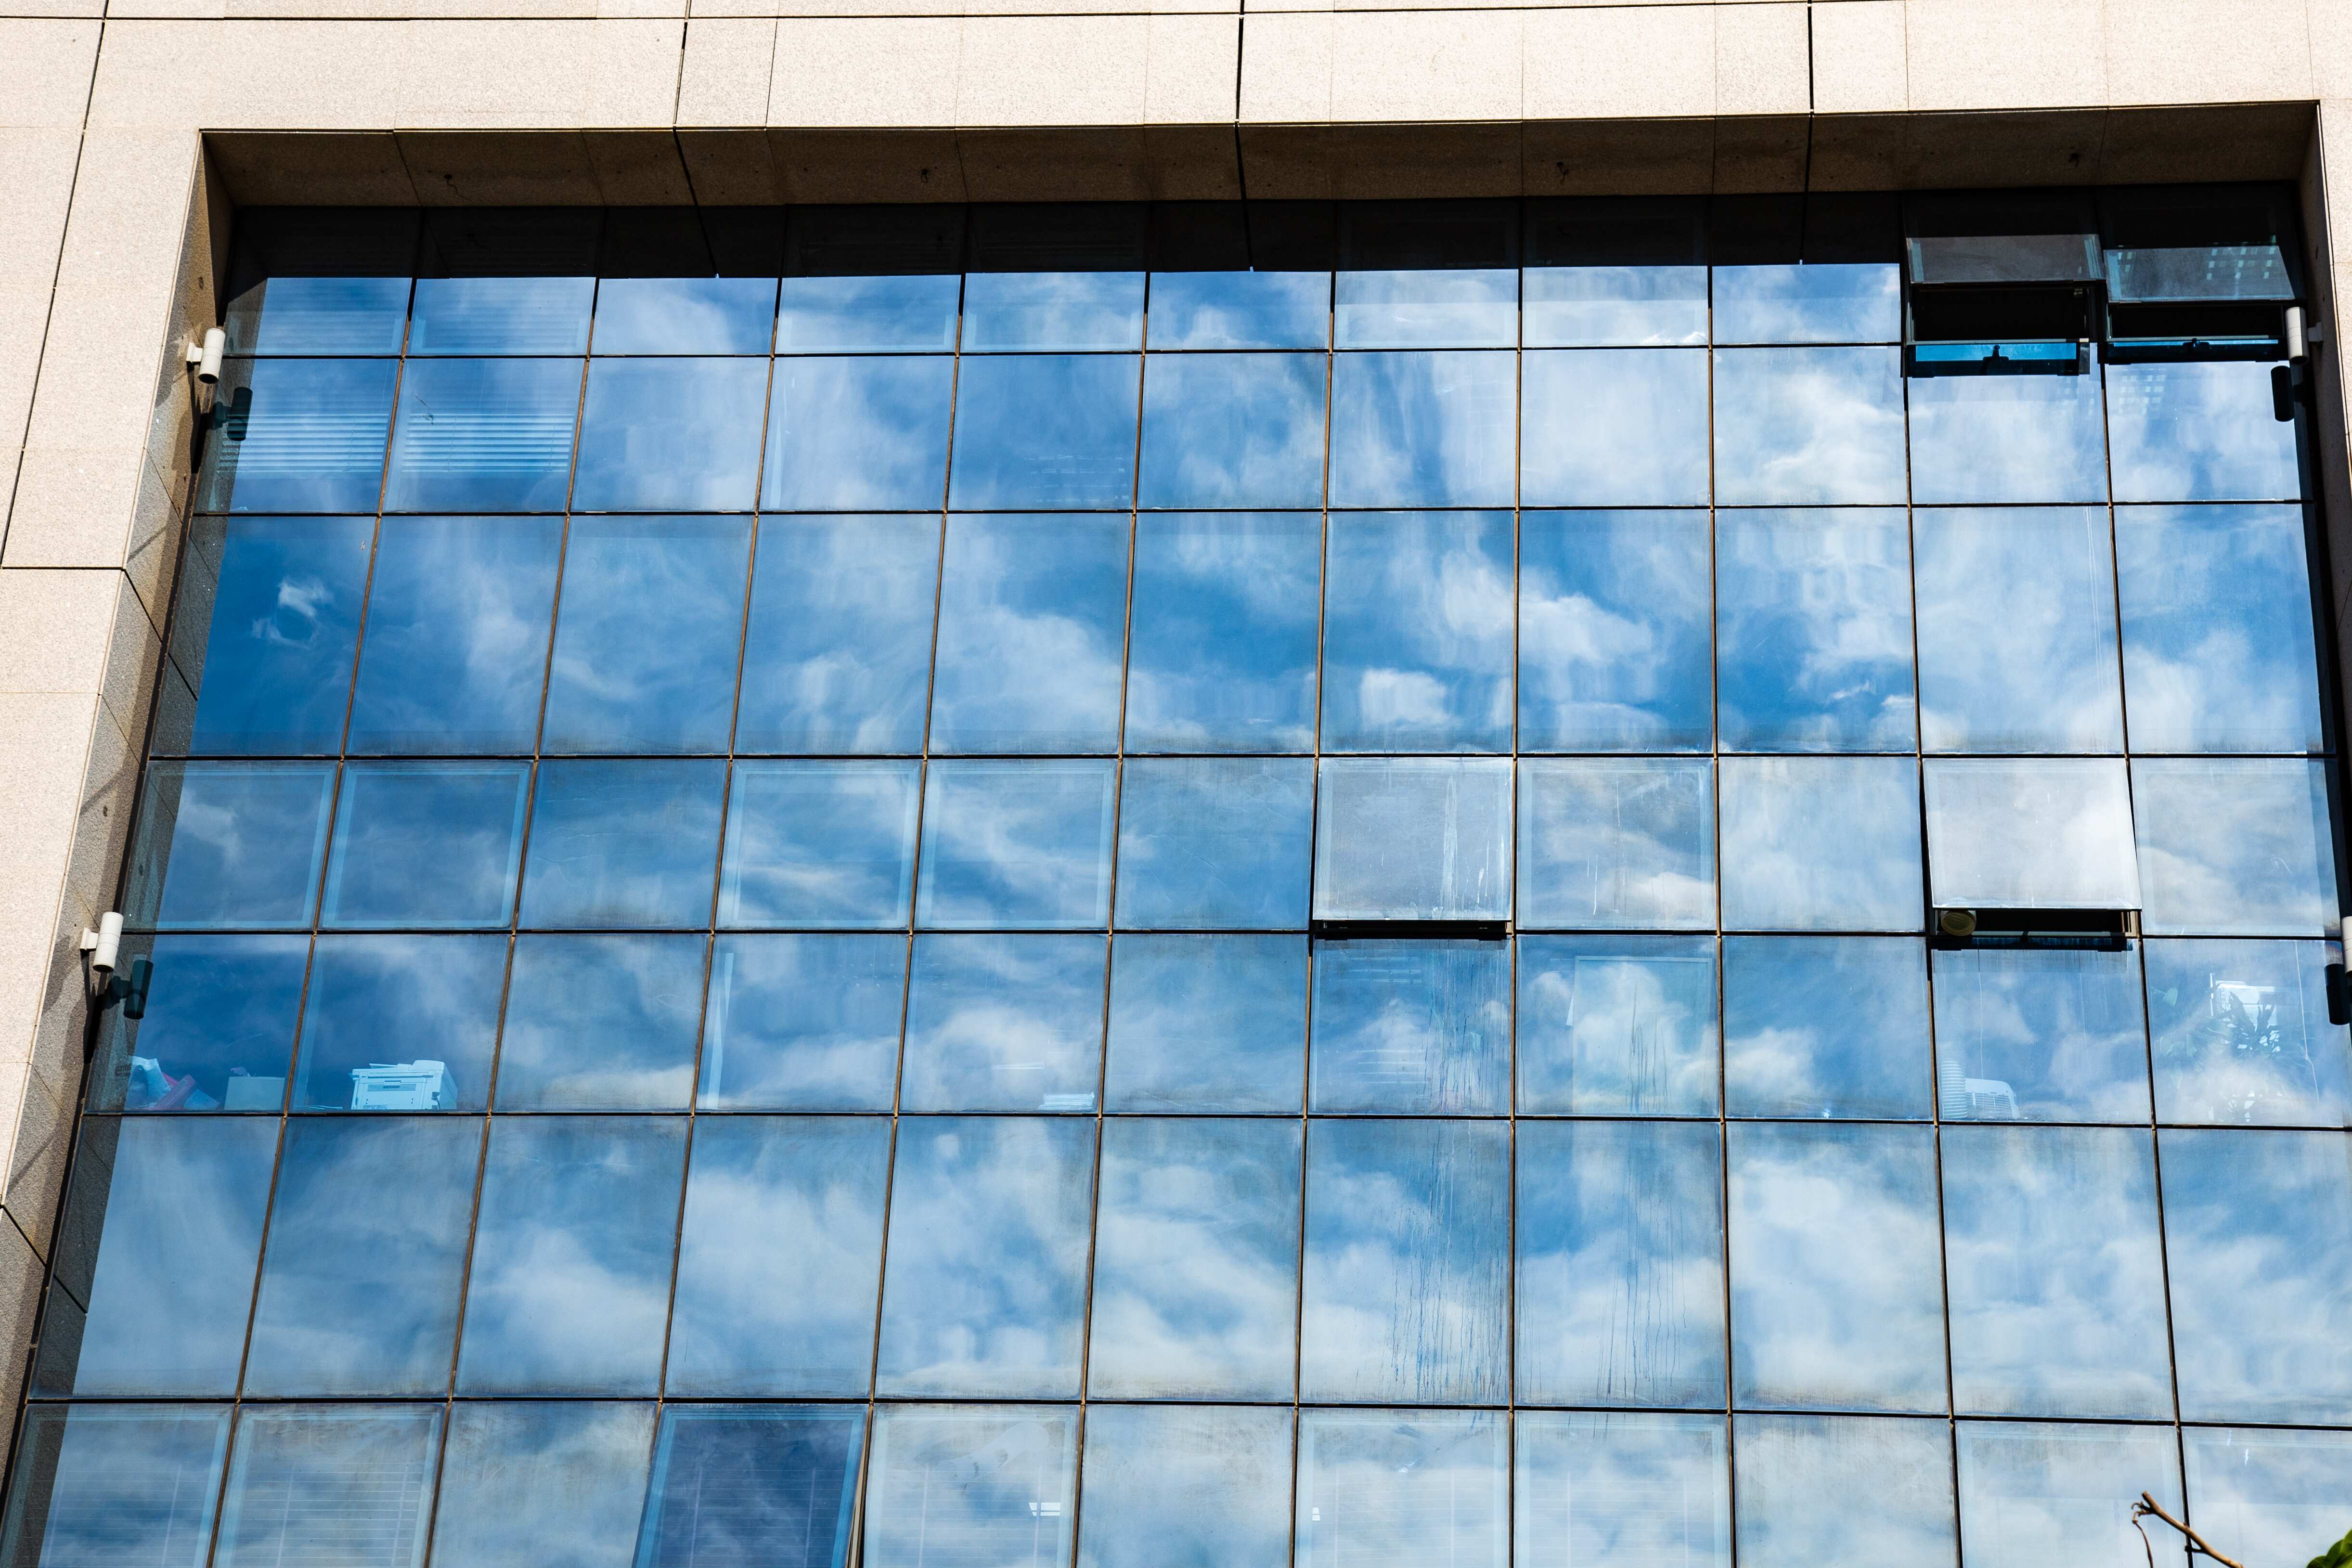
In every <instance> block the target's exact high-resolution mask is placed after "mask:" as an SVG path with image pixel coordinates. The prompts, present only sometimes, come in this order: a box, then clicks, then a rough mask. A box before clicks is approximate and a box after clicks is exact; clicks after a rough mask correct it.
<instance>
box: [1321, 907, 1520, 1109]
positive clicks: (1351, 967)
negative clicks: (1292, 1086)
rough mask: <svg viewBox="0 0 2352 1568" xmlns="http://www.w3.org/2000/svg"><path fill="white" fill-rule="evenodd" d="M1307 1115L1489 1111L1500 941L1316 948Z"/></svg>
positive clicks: (1506, 1051) (1497, 1101)
mask: <svg viewBox="0 0 2352 1568" xmlns="http://www.w3.org/2000/svg"><path fill="white" fill-rule="evenodd" d="M1314 1019H1315V1023H1314V1031H1313V1036H1312V1038H1311V1039H1310V1041H1309V1043H1308V1045H1307V1059H1308V1061H1309V1063H1310V1064H1311V1066H1312V1077H1311V1080H1310V1082H1309V1084H1308V1088H1307V1105H1308V1109H1309V1110H1315V1111H1318V1112H1327V1113H1344V1112H1361V1111H1371V1112H1387V1113H1391V1114H1405V1115H1454V1116H1465V1115H1467V1116H1499V1115H1502V1114H1504V1113H1505V1111H1506V1110H1507V1109H1508V1105H1509V1100H1510V1076H1511V950H1510V947H1509V944H1507V943H1506V942H1412V941H1391V940H1387V939H1381V940H1374V941H1355V942H1318V943H1317V944H1316V947H1315V1007H1314Z"/></svg>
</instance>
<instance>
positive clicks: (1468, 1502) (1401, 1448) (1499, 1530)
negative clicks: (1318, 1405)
mask: <svg viewBox="0 0 2352 1568" xmlns="http://www.w3.org/2000/svg"><path fill="white" fill-rule="evenodd" d="M1509 1451H1510V1431H1509V1428H1508V1426H1507V1425H1506V1423H1505V1421H1504V1418H1503V1416H1502V1414H1501V1413H1500V1412H1498V1411H1484V1410H1442V1411H1441V1410H1412V1411H1404V1410H1396V1411H1383V1410H1363V1411H1357V1410H1308V1411H1304V1412H1302V1413H1301V1414H1300V1417H1299V1423H1298V1500H1297V1504H1296V1505H1295V1512H1294V1517H1295V1518H1296V1520H1297V1555H1296V1556H1295V1557H1294V1558H1293V1559H1292V1561H1293V1562H1295V1563H1298V1564H1299V1565H1300V1568H1426V1565H1427V1564H1429V1563H1445V1564H1446V1565H1447V1568H1503V1565H1504V1564H1505V1563H1507V1562H1508V1561H1509V1546H1508V1537H1509V1533H1510V1518H1509V1505H1508V1503H1507V1501H1506V1494H1507V1489H1508V1486H1509V1468H1510V1452H1509Z"/></svg>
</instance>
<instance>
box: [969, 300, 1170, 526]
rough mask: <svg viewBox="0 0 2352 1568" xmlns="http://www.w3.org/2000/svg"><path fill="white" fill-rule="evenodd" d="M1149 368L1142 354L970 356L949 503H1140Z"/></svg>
mask: <svg viewBox="0 0 2352 1568" xmlns="http://www.w3.org/2000/svg"><path fill="white" fill-rule="evenodd" d="M974 281H975V282H976V281H977V279H974ZM1138 292H1139V293H1140V289H1139V290H1138ZM1140 368H1141V367H1140V365H1139V362H1138V359H1137V356H1135V355H1133V354H1008V355H1005V356H1003V357H1002V358H988V357H975V358H969V359H966V360H965V361H964V362H963V363H962V364H961V367H960V369H959V371H958V374H957V384H956V421H955V458H954V461H953V464H952V466H951V467H950V471H949V476H948V500H949V504H950V505H952V506H956V507H961V508H970V509H972V510H994V509H997V508H1001V507H1057V508H1059V507H1123V506H1127V505H1129V504H1131V503H1132V502H1133V500H1134V499H1135V421H1136V400H1137V397H1138V387H1139V378H1140V375H1139V373H1140Z"/></svg>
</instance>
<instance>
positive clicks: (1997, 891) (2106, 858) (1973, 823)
mask: <svg viewBox="0 0 2352 1568" xmlns="http://www.w3.org/2000/svg"><path fill="white" fill-rule="evenodd" d="M1925 775H1926V776H1925V783H1926V785H1927V882H1928V887H1929V889H1930V890H1931V891H1932V893H1933V895H1934V898H1935V901H1936V903H1937V906H1938V907H1950V906H1955V905H1958V906H1976V905H1990V906H1991V907H1993V908H1996V909H2034V910H2066V909H2075V910H2130V909H2137V908H2138V907H2139V900H2140V886H2139V870H2138V868H2137V865H2136V864H2135V857H2134V854H2133V844H2132V812H2131V784H2130V781H2129V779H2128V778H2127V777H2126V774H2125V772H2124V764H2123V763H2122V762H2121V761H2120V760H2119V759H2109V758H2093V757H2064V758H2059V757H2047V758H2032V759H2014V758H2006V757H2004V758H1997V759H1996V758H1990V757H1987V758H1977V757H1969V758H1960V757H1938V758H1933V759H1930V760H1929V761H1928V762H1927V764H1926V767H1925Z"/></svg>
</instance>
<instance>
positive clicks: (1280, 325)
mask: <svg viewBox="0 0 2352 1568" xmlns="http://www.w3.org/2000/svg"><path fill="white" fill-rule="evenodd" d="M1330 337H1331V274H1330V273H1328V272H1283V271H1261V272H1154V273H1153V274H1152V275H1151V346H1152V347H1153V348H1155V349H1318V348H1321V347H1323V346H1324V345H1325V344H1326V343H1327V342H1329V341H1330Z"/></svg>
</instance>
